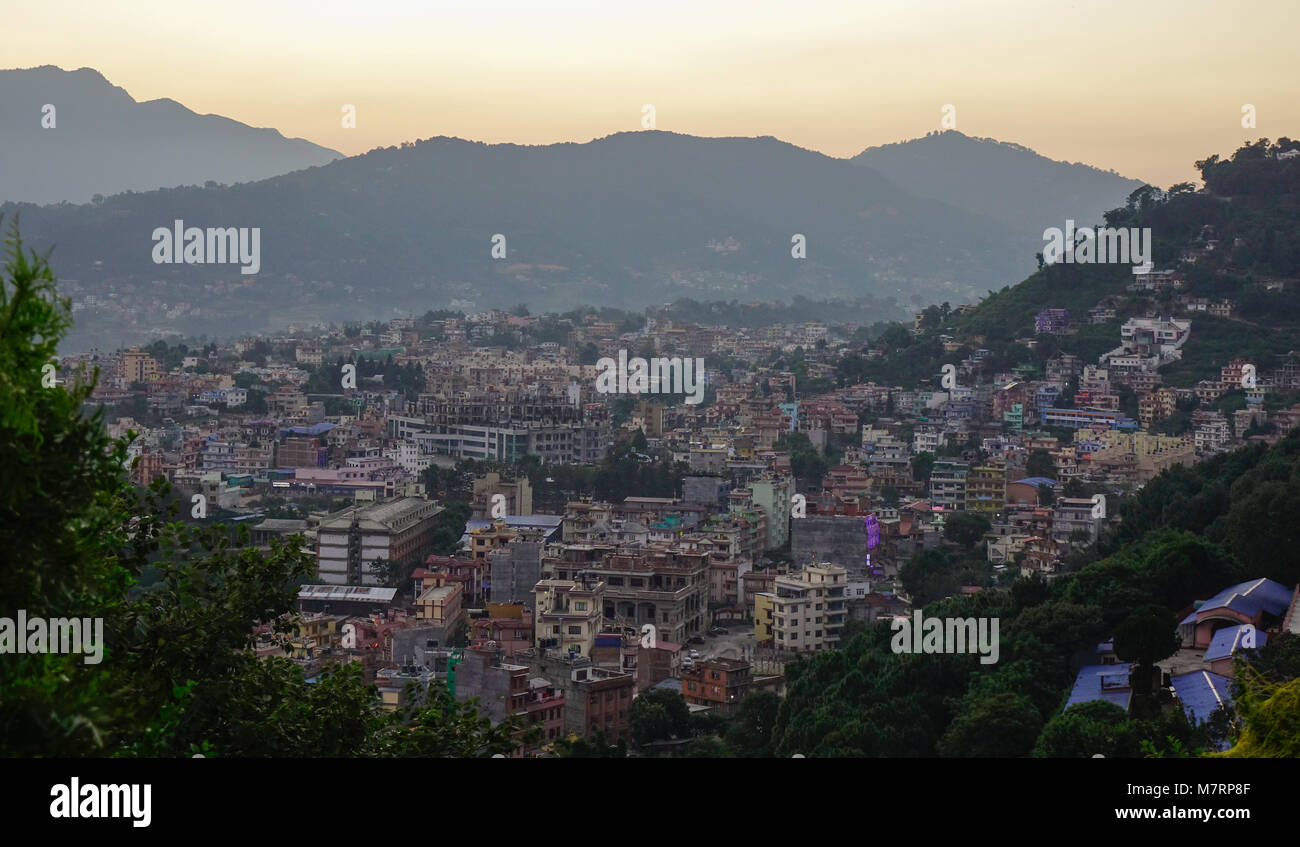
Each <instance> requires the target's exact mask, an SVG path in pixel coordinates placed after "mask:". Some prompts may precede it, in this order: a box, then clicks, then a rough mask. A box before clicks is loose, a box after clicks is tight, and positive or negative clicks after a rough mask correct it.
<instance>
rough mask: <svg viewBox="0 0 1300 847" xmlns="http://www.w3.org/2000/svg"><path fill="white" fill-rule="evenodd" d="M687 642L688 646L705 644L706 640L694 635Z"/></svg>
mask: <svg viewBox="0 0 1300 847" xmlns="http://www.w3.org/2000/svg"><path fill="white" fill-rule="evenodd" d="M686 642H687V643H688V644H703V643H704V639H703V638H702V637H701V636H698V635H692V636H691V637H690V638H688V639H686Z"/></svg>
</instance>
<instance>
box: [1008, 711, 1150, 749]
mask: <svg viewBox="0 0 1300 847" xmlns="http://www.w3.org/2000/svg"><path fill="white" fill-rule="evenodd" d="M1141 741H1142V731H1141V727H1140V726H1139V725H1138V724H1137V722H1135V721H1133V720H1130V719H1129V716H1128V714H1127V713H1126V712H1125V711H1124V710H1123V709H1121V708H1120V707H1119V706H1116V705H1115V704H1114V703H1110V702H1107V701H1105V700H1092V701H1089V702H1087V703H1080V704H1079V705H1077V706H1071V707H1069V708H1068V709H1066V710H1065V711H1063V712H1061V713H1060V714H1058V715H1056V716H1055V717H1053V718H1052V719H1051V720H1050V721H1048V722H1047V725H1046V726H1044V727H1043V732H1042V734H1041V735H1039V736H1038V743H1037V744H1036V745H1035V747H1034V751H1033V756H1034V757H1035V758H1043V759H1090V758H1092V757H1093V756H1095V755H1097V754H1098V753H1100V754H1101V755H1103V756H1105V757H1106V758H1108V759H1116V758H1121V759H1133V758H1137V757H1138V756H1139V755H1140V754H1141V746H1140V745H1141Z"/></svg>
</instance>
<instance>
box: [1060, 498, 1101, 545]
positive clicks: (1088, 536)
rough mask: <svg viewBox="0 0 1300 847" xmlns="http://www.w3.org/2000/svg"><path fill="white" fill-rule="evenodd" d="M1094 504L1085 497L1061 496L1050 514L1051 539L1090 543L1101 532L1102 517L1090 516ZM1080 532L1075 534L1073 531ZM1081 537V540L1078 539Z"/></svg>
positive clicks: (1062, 541)
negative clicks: (1078, 534) (1077, 534)
mask: <svg viewBox="0 0 1300 847" xmlns="http://www.w3.org/2000/svg"><path fill="white" fill-rule="evenodd" d="M1093 509H1094V504H1093V502H1092V500H1091V499H1090V498H1087V497H1062V498H1060V499H1059V500H1057V501H1056V505H1055V506H1054V507H1053V515H1052V540H1053V541H1055V542H1056V543H1057V544H1065V543H1072V544H1079V543H1081V544H1085V545H1086V544H1092V543H1094V542H1095V541H1096V540H1097V536H1098V535H1099V534H1100V533H1101V527H1102V524H1104V523H1105V521H1104V520H1103V519H1102V518H1094V517H1093V516H1092V513H1093ZM1076 532H1077V533H1081V535H1080V536H1075V533H1076ZM1078 538H1082V541H1081V542H1080V541H1078V540H1077V539H1078Z"/></svg>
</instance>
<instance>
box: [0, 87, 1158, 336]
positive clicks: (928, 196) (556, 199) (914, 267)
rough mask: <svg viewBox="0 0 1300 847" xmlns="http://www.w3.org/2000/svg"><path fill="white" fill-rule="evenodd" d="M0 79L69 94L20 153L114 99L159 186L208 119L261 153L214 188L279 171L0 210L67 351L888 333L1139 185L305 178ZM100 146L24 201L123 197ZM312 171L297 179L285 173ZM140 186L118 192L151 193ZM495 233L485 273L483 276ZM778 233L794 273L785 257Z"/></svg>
mask: <svg viewBox="0 0 1300 847" xmlns="http://www.w3.org/2000/svg"><path fill="white" fill-rule="evenodd" d="M5 74H20V75H21V74H28V75H36V76H34V77H31V79H37V78H41V77H48V78H50V79H54V80H58V81H60V82H61V83H62V84H63V85H65V86H67V87H68V88H67V90H68V91H69V92H71V91H80V92H82V95H81V98H80V99H78V98H76V97H72V96H71V95H69V96H68V97H66V98H61V99H64V101H65V102H66V103H68V104H73V103H81V104H82V105H81V106H80V107H74V108H73V109H71V110H69V109H67V108H65V107H63V106H60V107H59V111H58V120H59V128H58V129H57V130H41V129H40V128H39V116H40V103H38V102H37V101H38V100H45V101H47V102H48V101H52V100H54V99H56V98H54V97H53V96H50V97H48V98H47V97H46V95H44V94H39V95H38V94H36V93H33V91H32V90H30V89H32V88H33V86H31V85H27V86H26V88H24V90H26V91H27V93H26V95H25V96H26V97H27V100H26V101H25V102H26V105H25V106H24V107H23V108H22V110H21V111H22V114H23V115H24V116H27V117H30V120H27V117H24V120H25V121H26V122H27V123H30V124H31V125H32V127H33V128H34V129H32V130H30V131H29V130H26V129H24V130H22V133H24V137H26V136H30V135H32V134H33V133H42V132H43V133H45V134H47V135H55V134H56V133H60V134H61V133H63V130H64V128H65V127H66V128H68V129H70V130H71V129H73V128H74V127H75V120H76V118H75V117H74V116H75V115H76V114H77V108H81V109H83V110H86V111H89V110H90V107H89V106H88V105H86V104H87V102H88V100H87V98H90V100H93V99H94V98H95V97H98V98H99V100H100V101H101V102H100V105H99V109H98V110H97V111H96V113H97V114H98V113H99V112H105V111H107V112H112V111H113V108H110V106H109V105H106V104H108V103H114V102H115V103H117V104H118V106H117V108H119V109H121V110H125V111H126V112H129V111H131V110H132V109H144V108H146V107H156V108H158V109H160V110H162V111H163V112H165V113H167V114H174V115H176V116H177V117H178V118H179V117H184V118H186V119H187V120H177V121H174V122H169V123H165V124H155V125H154V127H153V129H151V130H149V131H148V132H144V133H143V134H144V135H146V136H148V137H149V138H150V139H151V141H150V143H151V144H152V145H153V149H155V150H157V151H160V152H159V155H161V154H162V153H164V152H166V151H172V152H173V159H168V158H167V157H165V156H164V157H163V159H162V160H163V161H168V162H170V164H169V165H168V166H169V167H175V168H180V167H181V165H180V164H179V163H178V161H177V160H174V156H175V155H178V154H175V151H177V150H189V148H190V142H189V140H188V139H190V138H191V137H192V135H191V134H193V133H199V132H200V131H199V130H198V129H195V128H194V127H195V126H196V124H195V123H194V122H201V121H209V122H217V124H214V126H217V125H219V126H220V127H222V128H225V129H227V130H228V131H229V132H230V133H244V134H249V133H251V134H254V135H253V136H247V135H245V136H243V137H246V138H252V137H257V138H265V139H266V140H267V142H268V146H267V148H265V149H266V150H272V151H277V155H278V156H279V158H276V157H275V156H272V155H271V154H270V153H269V152H268V153H266V154H265V155H263V154H262V152H261V151H262V150H263V148H262V147H260V146H257V145H254V147H256V149H257V150H258V151H259V152H258V153H256V154H255V153H252V152H248V148H247V147H244V148H240V147H237V146H236V145H233V144H232V143H230V142H226V143H225V144H221V143H216V142H214V146H215V147H216V148H220V149H224V150H225V153H226V155H227V156H228V157H229V161H230V162H231V165H230V167H231V168H233V167H234V166H235V164H237V163H240V162H243V163H244V165H245V167H246V168H247V169H249V170H252V169H254V168H263V169H268V170H272V171H274V170H276V169H279V170H282V171H292V172H288V173H281V174H280V175H277V176H270V177H269V178H266V179H261V180H259V181H254V182H245V183H243V184H239V185H216V186H210V187H206V188H199V187H193V186H195V185H197V184H200V183H202V182H204V181H205V180H206V179H207V178H209V177H207V176H204V175H197V174H195V175H192V176H191V175H187V176H183V177H182V176H176V177H172V176H168V177H163V176H161V175H157V176H156V177H155V178H154V180H153V184H155V185H158V184H166V183H169V182H171V183H176V182H180V183H187V184H190V185H191V187H180V188H167V189H161V190H153V191H145V192H139V191H137V192H136V193H130V194H117V195H114V196H110V197H108V198H107V199H103V200H101V201H100V202H96V203H92V204H88V205H81V206H71V205H66V204H65V205H62V206H43V207H40V206H35V205H29V204H13V203H8V204H5V205H4V206H0V213H8V212H13V211H21V217H22V227H23V235H24V237H25V239H27V241H28V243H29V244H30V245H31V246H33V247H36V248H37V249H45V248H48V247H51V246H57V250H56V252H55V254H54V266H55V271H56V273H58V274H59V275H60V276H61V277H64V278H65V279H70V280H75V281H76V286H75V290H74V292H73V293H74V297H75V298H79V299H84V297H85V296H86V295H87V294H89V295H93V298H92V300H91V301H89V302H88V303H87V304H86V305H85V306H84V307H83V308H81V309H79V311H78V314H77V326H76V327H75V328H74V334H73V338H74V339H77V338H81V337H83V336H82V333H83V331H85V332H91V331H94V332H95V333H98V335H99V336H104V337H98V336H97V340H98V341H100V342H101V343H104V344H110V343H120V342H115V341H113V340H112V339H115V338H121V340H122V341H125V340H127V338H128V337H130V338H135V337H138V336H139V335H140V334H141V333H146V334H147V333H149V332H153V331H159V330H164V331H180V332H185V333H195V334H197V333H199V332H208V333H213V334H218V333H220V334H230V333H232V332H257V331H264V330H268V329H271V328H273V327H279V326H283V325H285V324H287V323H289V322H294V321H297V322H302V321H338V320H345V319H347V320H360V319H375V318H382V317H386V316H389V315H392V314H395V313H407V312H412V311H418V312H422V311H424V310H427V309H430V308H442V307H448V306H451V307H463V308H467V309H475V308H488V307H495V306H510V305H514V304H517V303H521V302H522V303H527V304H528V305H529V306H530V307H531V308H532V309H533V310H534V311H540V310H552V309H557V310H558V309H568V308H572V307H574V306H577V305H581V304H585V303H593V304H599V305H605V306H616V307H621V308H636V309H639V308H642V307H644V306H647V305H654V304H662V303H665V302H669V301H673V300H677V299H679V298H683V297H691V298H696V299H699V300H739V301H754V300H787V301H788V300H789V299H790V298H791V297H792V296H793V295H795V294H800V295H803V296H805V297H808V298H812V299H829V298H846V299H854V300H858V301H864V302H868V303H874V304H876V305H877V306H878V307H879V313H880V317H881V319H896V318H899V317H902V316H904V315H905V314H907V313H908V312H909V311H910V310H912V309H914V308H916V307H918V306H921V305H925V304H928V303H933V302H941V301H950V302H952V303H954V304H955V303H960V302H968V301H972V300H974V299H976V298H977V297H978V296H979V295H980V294H982V293H984V292H985V291H987V290H989V289H1000V288H1002V287H1003V286H1005V285H1007V284H1009V283H1014V282H1017V281H1019V280H1021V279H1023V278H1024V277H1025V276H1026V275H1028V274H1029V273H1030V272H1032V271H1033V269H1034V267H1035V262H1034V253H1035V252H1037V251H1038V250H1041V249H1042V238H1041V235H1042V230H1043V229H1044V228H1045V227H1046V226H1053V225H1054V226H1061V225H1063V223H1064V220H1065V219H1066V218H1074V219H1075V220H1077V221H1097V220H1100V216H1101V213H1102V212H1103V211H1104V210H1106V209H1108V208H1112V207H1114V206H1117V205H1121V204H1122V203H1123V202H1124V199H1125V197H1126V196H1127V195H1128V193H1129V192H1131V191H1132V190H1133V189H1134V188H1135V187H1137V186H1138V185H1139V184H1140V183H1138V182H1136V181H1134V180H1127V179H1124V178H1122V177H1119V176H1117V175H1115V174H1111V173H1107V172H1104V171H1100V170H1097V169H1095V168H1091V167H1088V166H1085V165H1073V164H1065V163H1060V162H1053V161H1051V160H1049V159H1045V158H1044V157H1042V156H1039V155H1038V154H1036V153H1034V152H1032V151H1030V150H1027V149H1025V148H1021V147H1018V146H1016V145H1007V144H999V143H997V142H989V141H985V140H979V139H972V138H968V137H966V136H964V135H961V134H959V133H955V132H948V133H944V134H941V135H938V136H931V137H927V138H922V139H916V140H914V141H911V142H906V143H903V144H897V145H889V146H886V147H877V148H871V149H869V150H866V151H864V152H863V153H862V154H860V155H859V156H857V157H854V158H853V159H836V158H832V157H829V156H825V155H822V154H820V153H816V152H812V151H809V150H805V149H802V148H800V147H796V146H794V145H792V144H788V143H785V142H782V141H778V140H777V139H775V138H771V137H762V138H698V137H693V136H687V135H680V134H676V133H669V132H658V131H645V132H634V133H620V134H616V135H611V136H608V137H606V138H601V139H597V140H594V141H590V142H587V143H583V144H575V143H566V144H552V145H542V146H519V145H514V144H494V145H487V144H483V143H478V142H471V141H464V140H461V139H456V138H444V137H440V138H432V139H428V140H424V141H419V142H415V143H404V144H402V145H401V147H389V148H382V149H376V150H372V151H370V152H369V153H366V154H365V155H361V156H354V157H350V158H346V159H340V160H338V161H329V162H328V163H323V161H324V160H328V159H329V158H332V157H334V156H335V155H337V154H335V153H333V151H329V150H325V149H324V148H319V147H315V146H314V145H308V144H307V143H306V142H299V141H288V140H285V139H283V138H281V137H280V136H279V135H278V134H276V133H274V131H271V130H252V129H250V128H248V127H244V126H243V125H240V124H235V123H234V122H229V121H225V119H223V118H216V117H213V116H207V117H199V116H196V115H193V114H192V113H190V112H188V111H187V110H185V109H183V107H180V106H178V105H176V104H172V103H170V101H155V103H147V104H137V103H135V102H134V101H133V100H131V98H130V97H129V96H128V95H127V94H126V93H125V92H123V91H121V90H120V89H115V88H112V87H111V86H109V85H108V83H107V82H106V81H104V79H103V78H102V77H100V76H99V75H98V74H96V73H95V72H94V71H89V70H82V71H77V72H75V73H71V74H69V73H65V72H63V71H59V70H57V69H54V68H38V69H36V70H34V71H8V72H0V93H3V92H5V89H4V88H3V86H4V85H6V84H8V85H11V86H13V85H16V84H17V83H14V82H9V83H6V82H5V80H6V77H5V76H4V75H5ZM11 79H14V80H17V79H19V77H11ZM74 80H75V84H74V82H73V81H74ZM51 84H53V83H51ZM20 87H21V86H20ZM10 99H11V98H9V97H7V96H6V97H0V100H2V101H8V100H10ZM33 104H35V105H33ZM5 108H6V109H9V108H11V107H10V106H9V105H6V107H5ZM69 111H71V114H69ZM29 113H30V114H29ZM65 120H67V121H68V123H66V124H65V123H64V122H65ZM4 123H5V124H6V125H8V124H10V123H12V121H9V120H6V121H5V122H4ZM125 123H126V124H129V123H130V122H129V121H125ZM108 124H109V125H113V122H112V121H111V120H109V121H108ZM118 129H119V130H120V132H119V133H118V134H108V135H105V136H103V137H101V138H100V142H99V145H98V146H100V147H101V148H103V152H102V154H101V158H98V159H92V160H89V161H87V162H85V163H83V164H82V165H80V166H78V168H71V169H69V172H68V173H66V174H64V176H66V178H67V182H65V183H61V185H63V186H64V187H63V188H61V189H59V191H58V192H51V193H48V194H47V195H46V196H64V195H65V196H79V197H84V196H86V195H88V194H91V193H107V191H104V190H103V189H101V188H100V186H103V185H105V184H106V182H105V181H107V180H109V179H110V178H111V179H121V180H124V179H126V176H127V174H126V173H125V171H126V168H125V166H118V165H109V164H107V162H108V161H109V160H110V159H112V157H113V156H115V155H116V156H128V154H129V156H128V157H136V158H135V159H133V160H138V159H143V158H147V157H143V156H141V155H140V154H139V153H138V151H135V150H134V149H133V145H134V144H137V143H139V142H137V141H132V140H129V138H128V136H127V135H123V134H122V133H126V132H128V130H127V129H125V128H124V127H122V126H119V127H118ZM9 131H12V130H9ZM130 132H133V133H135V136H139V135H140V134H141V130H140V128H139V127H136V128H135V129H133V130H130ZM259 133H260V134H262V135H256V134H259ZM208 134H209V135H215V134H218V133H217V132H216V130H215V129H213V130H211V131H210V132H209V133H208ZM68 136H72V137H75V133H74V132H69V133H68ZM40 137H42V136H39V135H38V136H37V138H40ZM56 137H59V138H62V137H65V136H63V135H57V136H56ZM64 143H69V144H75V143H77V142H75V141H69V142H64ZM249 143H250V144H252V142H251V141H250V142H249ZM27 144H28V146H27V147H22V148H20V149H19V155H17V156H14V157H12V158H10V157H8V156H6V159H5V164H4V165H3V166H0V167H2V168H3V171H0V172H3V174H4V175H3V177H0V180H3V181H0V186H6V187H5V188H3V189H0V191H3V192H5V193H6V194H8V195H9V196H20V194H21V192H15V191H12V190H11V189H9V188H8V187H7V186H9V185H12V184H22V183H13V182H11V181H10V180H11V179H13V177H11V176H10V175H9V174H8V173H7V171H10V170H12V171H15V172H19V173H22V174H25V175H30V174H31V173H32V172H34V171H40V170H41V169H42V168H46V167H50V165H49V164H48V163H49V162H50V161H52V160H53V159H55V158H57V156H56V155H55V153H53V152H51V150H49V149H44V148H42V147H41V146H40V145H39V144H35V146H33V144H34V143H33V142H31V141H30V140H29V141H28V142H27ZM286 145H287V146H286ZM293 145H305V146H299V147H294V146H293ZM291 153H292V154H293V155H291ZM213 155H215V153H213ZM294 155H296V156H298V160H297V161H296V162H295V161H292V160H293V158H294ZM207 156H208V154H206V153H205V154H204V155H203V156H199V157H197V158H200V159H202V158H206V157H207ZM313 156H316V157H319V158H318V159H315V160H313V159H312V158H311V157H313ZM29 160H30V162H29ZM29 164H30V166H29ZM311 164H319V166H318V167H307V168H306V169H299V170H294V168H303V167H304V166H306V165H311ZM139 166H140V168H142V170H141V171H139V173H138V174H137V175H135V176H133V177H132V179H136V180H139V179H145V178H146V176H147V175H148V174H149V173H150V172H149V170H148V168H147V167H145V164H144V163H143V162H142V161H141V162H140V164H139ZM212 173H214V174H215V173H216V170H215V169H214V170H212ZM23 178H24V179H30V176H24V177H23ZM210 178H212V179H214V180H216V181H217V182H225V183H230V182H233V181H235V180H236V179H237V178H238V177H236V176H229V175H227V176H224V177H223V176H212V177H210ZM245 178H248V177H247V176H245ZM26 184H30V183H26ZM136 184H139V183H138V182H137V183H136ZM27 192H28V193H30V189H28V190H27ZM176 220H183V221H184V223H185V226H187V227H190V226H196V227H201V228H206V227H258V228H260V230H261V240H260V245H261V257H260V259H261V260H260V267H259V269H258V273H257V275H256V276H244V275H241V274H240V273H239V269H238V267H237V266H235V265H230V264H207V265H201V264H192V265H186V264H155V263H154V262H153V260H152V248H153V242H152V240H151V233H152V232H153V231H154V229H155V228H158V227H168V228H170V227H172V226H173V222H174V221H176ZM497 235H501V236H504V244H503V245H502V246H503V247H504V250H505V258H496V257H494V255H493V246H494V236H497ZM796 236H803V242H804V243H805V244H806V247H805V249H806V258H795V256H794V255H792V248H794V247H796V246H797V245H796V244H795V242H796V241H798V240H799V239H797V238H796Z"/></svg>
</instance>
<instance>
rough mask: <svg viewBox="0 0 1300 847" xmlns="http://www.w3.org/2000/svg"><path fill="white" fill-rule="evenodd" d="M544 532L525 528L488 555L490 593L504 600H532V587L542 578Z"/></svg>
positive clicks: (493, 596) (505, 601)
mask: <svg viewBox="0 0 1300 847" xmlns="http://www.w3.org/2000/svg"><path fill="white" fill-rule="evenodd" d="M544 537H545V533H544V532H542V531H539V530H524V531H522V532H521V533H520V534H519V535H517V536H516V537H515V538H513V539H512V540H511V541H510V543H509V544H507V545H505V546H504V547H498V548H497V549H495V550H492V551H491V552H489V553H488V554H487V561H488V573H489V574H490V577H489V580H490V583H491V585H490V589H489V596H490V597H491V598H492V599H493V600H495V601H497V602H503V603H513V602H523V601H532V600H533V598H534V594H533V587H534V586H535V585H537V581H538V580H539V579H541V578H542V551H543V550H544V549H545V546H546V544H545V541H544Z"/></svg>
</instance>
